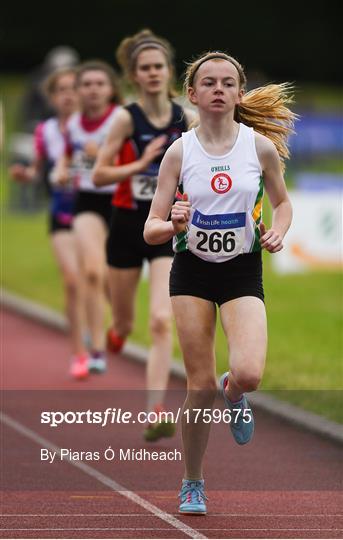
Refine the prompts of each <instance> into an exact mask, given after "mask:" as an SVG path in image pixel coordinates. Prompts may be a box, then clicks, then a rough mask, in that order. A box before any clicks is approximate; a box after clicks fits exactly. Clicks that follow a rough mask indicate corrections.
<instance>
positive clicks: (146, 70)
mask: <svg viewBox="0 0 343 540" xmlns="http://www.w3.org/2000/svg"><path fill="white" fill-rule="evenodd" d="M170 76H171V74H170V69H169V66H168V63H167V59H166V57H165V55H164V54H163V52H162V51H160V50H158V49H146V50H144V51H142V52H141V53H139V55H138V57H137V61H136V69H135V73H134V81H135V82H136V83H137V84H138V86H139V87H140V88H141V90H142V91H144V92H146V93H148V94H160V93H161V92H163V91H167V89H168V83H169V80H170Z"/></svg>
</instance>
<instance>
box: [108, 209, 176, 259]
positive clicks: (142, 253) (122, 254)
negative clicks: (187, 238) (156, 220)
mask: <svg viewBox="0 0 343 540" xmlns="http://www.w3.org/2000/svg"><path fill="white" fill-rule="evenodd" d="M146 218H147V212H146V209H144V208H143V209H142V208H138V209H135V210H130V209H126V208H116V207H113V209H112V220H111V226H110V233H109V236H108V240H107V263H108V265H109V266H112V267H114V268H138V267H140V266H142V264H143V260H144V259H147V260H148V261H151V260H153V259H157V258H158V257H173V255H174V253H173V248H172V241H171V240H170V242H167V243H166V244H161V245H158V246H149V244H147V243H146V242H145V240H144V238H143V231H144V225H145V221H146Z"/></svg>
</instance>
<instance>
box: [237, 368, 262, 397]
mask: <svg viewBox="0 0 343 540" xmlns="http://www.w3.org/2000/svg"><path fill="white" fill-rule="evenodd" d="M232 376H233V378H234V381H235V383H236V384H237V386H239V387H240V388H241V389H242V391H243V392H253V391H254V390H257V388H258V386H259V384H260V382H261V378H262V372H261V371H260V370H258V369H249V370H248V369H236V370H232Z"/></svg>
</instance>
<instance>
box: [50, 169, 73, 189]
mask: <svg viewBox="0 0 343 540" xmlns="http://www.w3.org/2000/svg"><path fill="white" fill-rule="evenodd" d="M53 180H54V181H53V183H54V184H57V185H58V186H66V185H67V184H69V181H70V174H69V170H68V168H67V167H59V166H57V167H56V169H55V170H54V174H53Z"/></svg>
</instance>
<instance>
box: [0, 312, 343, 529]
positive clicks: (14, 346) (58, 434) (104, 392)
mask: <svg viewBox="0 0 343 540" xmlns="http://www.w3.org/2000/svg"><path fill="white" fill-rule="evenodd" d="M2 329H3V348H2V352H3V355H2V356H3V369H2V400H1V402H2V403H1V409H2V410H3V412H4V415H3V417H2V424H1V435H2V443H1V454H2V460H1V462H2V465H1V466H2V485H3V490H2V498H1V531H0V537H1V538H342V532H343V527H342V522H343V519H342V517H343V514H342V502H343V501H342V493H341V487H342V466H341V463H342V459H341V458H342V455H341V448H340V447H339V446H338V445H336V444H334V443H332V442H330V441H327V440H325V439H322V438H320V437H317V436H315V435H313V434H311V433H308V432H306V431H302V430H300V429H297V428H295V427H293V426H291V425H289V424H287V423H285V422H281V421H279V420H278V419H276V418H274V417H271V416H269V415H267V414H265V413H261V412H260V411H255V418H256V433H255V437H254V440H253V442H252V443H251V444H249V445H247V447H243V448H241V447H238V446H237V445H235V443H234V442H233V440H232V438H231V435H230V434H229V433H228V427H227V426H226V425H224V424H219V425H217V426H213V427H212V430H211V437H210V443H209V447H208V451H207V454H206V465H205V471H206V486H207V495H208V497H209V501H208V515H207V516H206V517H200V516H198V517H197V516H189V517H185V516H180V515H178V514H177V492H178V489H179V485H180V479H181V477H182V472H183V467H182V462H180V461H168V462H165V461H160V460H158V461H154V462H141V461H134V462H126V461H125V462H119V461H117V460H115V461H111V462H107V461H106V460H104V459H100V460H99V461H73V462H72V463H71V462H70V461H66V460H60V459H57V458H56V459H55V461H54V462H53V463H51V464H49V463H47V462H44V461H41V460H40V449H41V448H46V449H50V451H55V450H57V448H71V449H72V450H82V449H83V450H89V451H94V452H95V451H97V450H99V451H100V453H101V452H102V451H103V450H104V449H106V448H107V447H108V446H109V445H110V446H111V447H112V448H113V449H114V450H115V451H116V452H118V451H119V448H124V449H127V448H135V449H141V448H142V449H144V448H145V449H147V450H150V451H152V450H157V451H174V450H181V441H180V433H179V431H180V430H178V433H177V435H176V436H175V437H174V438H173V439H165V440H164V441H162V442H159V443H155V444H152V443H150V444H148V443H144V441H143V439H142V433H141V432H142V427H139V426H138V427H137V426H133V425H130V426H127V425H112V426H110V427H109V428H100V427H94V426H92V425H78V426H75V425H68V426H65V427H62V426H59V427H56V428H51V427H49V426H47V425H42V424H41V423H40V413H41V412H42V411H43V410H44V411H56V410H64V411H67V410H68V411H77V410H86V409H87V408H89V409H92V410H103V409H105V408H106V407H107V406H116V407H118V406H122V407H123V409H125V410H133V411H136V412H137V411H138V410H144V392H143V389H144V368H143V366H141V365H139V364H137V363H135V362H133V361H132V360H130V359H128V358H125V357H124V356H118V355H116V356H112V357H111V358H110V362H109V370H108V372H107V373H106V375H103V376H92V377H91V378H89V379H88V380H87V381H85V382H83V383H76V382H74V381H72V380H70V379H69V378H68V357H69V344H68V339H67V337H66V336H65V335H63V334H61V333H59V332H57V331H54V330H51V329H48V328H46V327H43V326H41V325H39V324H37V323H35V322H33V321H30V320H28V319H25V318H23V317H20V316H18V315H16V314H14V313H11V312H9V311H4V312H3V316H2ZM170 387H171V391H170V393H169V395H168V403H169V405H170V407H171V409H173V408H175V407H177V406H179V405H180V404H181V403H182V399H183V395H184V384H183V382H182V381H179V380H177V379H173V380H172V381H171V384H170ZM80 390H82V391H80ZM216 407H221V404H220V402H218V404H216ZM101 455H102V454H101Z"/></svg>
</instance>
